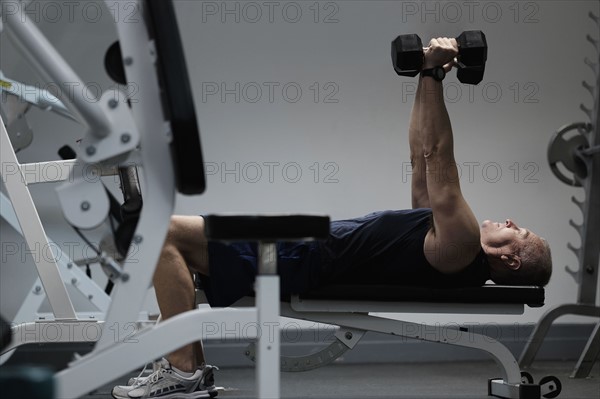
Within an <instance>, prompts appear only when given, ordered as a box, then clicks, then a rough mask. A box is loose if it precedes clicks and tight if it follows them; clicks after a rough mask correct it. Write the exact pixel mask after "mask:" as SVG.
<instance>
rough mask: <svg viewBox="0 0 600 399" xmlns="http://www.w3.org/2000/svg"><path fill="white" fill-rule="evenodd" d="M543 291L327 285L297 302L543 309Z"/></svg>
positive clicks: (489, 286) (501, 287)
mask: <svg viewBox="0 0 600 399" xmlns="http://www.w3.org/2000/svg"><path fill="white" fill-rule="evenodd" d="M544 297H545V291H544V288H543V287H535V286H505V285H494V284H486V285H484V286H481V287H464V288H430V287H407V286H400V285H330V286H324V287H320V288H318V289H317V290H314V291H311V292H309V293H306V294H302V295H300V299H306V300H308V299H313V300H337V301H375V302H433V303H478V304H485V303H490V304H491V303H495V304H525V305H528V306H529V307H540V306H543V305H544V299H545V298H544Z"/></svg>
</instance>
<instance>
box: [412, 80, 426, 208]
mask: <svg viewBox="0 0 600 399" xmlns="http://www.w3.org/2000/svg"><path fill="white" fill-rule="evenodd" d="M420 114H421V79H419V85H418V87H417V94H416V96H415V103H414V105H413V109H412V113H411V115H410V125H409V127H408V143H409V146H410V163H411V165H412V177H411V187H410V188H411V190H410V192H411V197H412V207H413V209H415V208H431V205H430V204H429V194H428V193H427V178H426V174H425V157H424V156H423V142H422V140H421V129H420V127H421V120H420V117H421V116H420Z"/></svg>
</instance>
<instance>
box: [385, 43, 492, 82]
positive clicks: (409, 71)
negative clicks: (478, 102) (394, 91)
mask: <svg viewBox="0 0 600 399" xmlns="http://www.w3.org/2000/svg"><path fill="white" fill-rule="evenodd" d="M456 42H457V44H458V48H459V50H458V57H457V61H458V63H457V65H456V66H457V68H458V73H457V77H458V80H459V81H460V82H462V83H466V84H474V85H475V84H478V83H479V82H481V81H482V80H483V74H484V72H485V63H486V61H487V40H486V38H485V34H484V33H483V32H482V31H465V32H463V33H461V34H460V36H458V37H457V38H456ZM423 57H424V50H423V44H422V42H421V38H420V37H419V36H418V35H415V34H410V35H400V36H398V37H397V38H396V39H395V40H394V41H393V42H392V63H393V65H394V70H395V71H396V73H397V74H398V75H400V76H413V77H414V76H417V74H419V72H420V71H421V69H422V68H423Z"/></svg>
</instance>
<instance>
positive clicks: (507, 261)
mask: <svg viewBox="0 0 600 399" xmlns="http://www.w3.org/2000/svg"><path fill="white" fill-rule="evenodd" d="M481 247H482V248H483V250H484V251H485V252H486V254H487V255H488V259H489V261H490V274H491V278H492V280H493V281H494V282H495V283H496V284H503V285H539V286H544V285H546V284H548V281H549V280H550V275H551V274H552V258H551V255H550V246H549V245H548V242H547V241H546V240H545V239H543V238H541V237H540V236H538V235H537V234H534V233H533V232H532V231H530V230H528V229H524V228H521V227H519V226H517V225H516V224H515V223H514V222H513V221H512V220H510V219H507V220H506V222H504V223H496V222H491V221H489V220H485V221H484V222H483V224H482V225H481Z"/></svg>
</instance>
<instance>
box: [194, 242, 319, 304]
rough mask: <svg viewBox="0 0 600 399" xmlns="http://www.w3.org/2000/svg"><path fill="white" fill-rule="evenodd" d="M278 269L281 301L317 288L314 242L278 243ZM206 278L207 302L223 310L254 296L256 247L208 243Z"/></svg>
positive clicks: (316, 246) (244, 244)
mask: <svg viewBox="0 0 600 399" xmlns="http://www.w3.org/2000/svg"><path fill="white" fill-rule="evenodd" d="M277 254H278V257H277V266H278V273H279V276H280V289H281V296H282V298H286V297H289V295H291V294H299V293H303V292H307V291H309V290H311V289H313V288H315V287H316V286H317V285H318V282H319V275H320V269H321V267H320V266H321V251H320V248H319V244H318V243H317V242H281V243H277ZM208 264H209V269H210V276H209V277H202V280H201V281H202V287H203V289H204V292H205V293H206V297H207V299H208V303H209V304H210V305H211V306H214V307H226V306H230V305H231V304H232V303H234V302H235V301H237V300H238V299H240V298H242V297H244V296H248V295H253V294H254V280H255V277H256V274H257V271H258V245H257V244H256V243H250V242H236V243H231V244H225V243H221V242H212V241H209V242H208Z"/></svg>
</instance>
